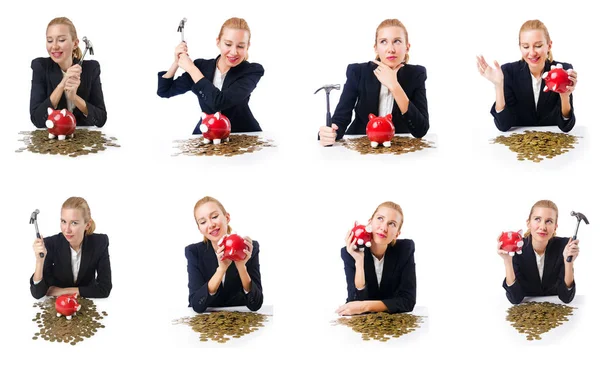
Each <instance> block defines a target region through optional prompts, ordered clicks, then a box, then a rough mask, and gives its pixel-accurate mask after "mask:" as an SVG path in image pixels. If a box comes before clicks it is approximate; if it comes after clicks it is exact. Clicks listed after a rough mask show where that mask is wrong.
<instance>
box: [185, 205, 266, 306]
mask: <svg viewBox="0 0 600 375" xmlns="http://www.w3.org/2000/svg"><path fill="white" fill-rule="evenodd" d="M194 219H195V221H196V225H197V226H198V230H199V231H200V234H202V235H203V236H204V240H203V241H202V242H198V243H195V244H192V245H189V246H187V247H186V248H185V257H186V258H187V261H188V265H187V271H188V281H189V283H188V289H189V306H191V307H192V308H193V309H194V311H196V312H199V313H201V312H204V311H205V310H206V308H207V307H226V306H246V307H248V309H250V310H252V311H256V310H258V309H260V308H261V306H262V303H263V293H262V284H261V280H260V264H259V261H258V253H259V245H258V242H256V241H252V239H250V237H244V243H245V247H246V248H245V250H243V253H244V254H245V257H243V259H239V258H236V259H234V260H232V259H229V258H228V257H227V256H225V252H224V250H225V245H224V244H223V243H222V240H223V237H225V236H226V235H228V234H230V233H231V227H230V226H229V220H230V215H229V213H228V212H227V211H226V210H225V207H223V205H222V204H221V202H219V201H218V200H216V199H215V198H212V197H204V198H202V199H200V200H199V201H198V202H197V203H196V205H195V206H194ZM240 258H241V257H240ZM232 264H234V265H235V266H234V267H230V266H231V265H232Z"/></svg>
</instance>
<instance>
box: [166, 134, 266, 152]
mask: <svg viewBox="0 0 600 375" xmlns="http://www.w3.org/2000/svg"><path fill="white" fill-rule="evenodd" d="M203 140H204V137H197V138H191V139H185V140H180V141H175V143H177V145H176V146H174V147H175V148H178V149H179V150H180V152H179V153H176V154H173V156H177V155H199V156H202V155H206V156H213V155H217V156H226V157H231V156H234V155H242V154H249V153H251V152H255V151H258V150H260V149H262V148H265V147H275V146H274V145H273V140H271V139H267V140H262V139H259V137H258V136H257V135H247V134H231V135H230V136H229V142H221V143H220V144H218V145H215V144H213V143H206V144H205V143H204V142H203Z"/></svg>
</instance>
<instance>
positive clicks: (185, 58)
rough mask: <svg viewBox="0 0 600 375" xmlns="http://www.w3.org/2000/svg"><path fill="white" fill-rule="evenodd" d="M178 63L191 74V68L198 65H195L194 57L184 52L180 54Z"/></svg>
mask: <svg viewBox="0 0 600 375" xmlns="http://www.w3.org/2000/svg"><path fill="white" fill-rule="evenodd" d="M178 65H179V67H180V68H181V69H183V70H185V71H186V72H187V73H190V74H191V70H192V69H194V68H196V65H194V62H193V61H192V59H190V56H189V55H188V54H187V53H182V54H180V55H179V60H178ZM196 69H197V68H196Z"/></svg>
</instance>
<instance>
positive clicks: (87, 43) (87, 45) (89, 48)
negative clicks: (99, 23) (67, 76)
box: [79, 36, 94, 66]
mask: <svg viewBox="0 0 600 375" xmlns="http://www.w3.org/2000/svg"><path fill="white" fill-rule="evenodd" d="M83 42H84V43H85V51H83V56H81V60H80V61H79V66H82V65H83V59H84V58H85V55H86V54H87V52H88V51H90V55H94V45H93V44H92V41H91V40H89V39H88V38H87V36H84V37H83Z"/></svg>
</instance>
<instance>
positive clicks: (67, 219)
mask: <svg viewBox="0 0 600 375" xmlns="http://www.w3.org/2000/svg"><path fill="white" fill-rule="evenodd" d="M95 229H96V224H95V223H94V220H93V219H92V217H91V212H90V207H89V206H88V204H87V202H86V201H85V199H83V198H80V197H71V198H69V199H67V200H66V201H65V202H64V203H63V205H62V209H61V213H60V231H61V233H60V234H57V235H54V236H52V237H48V238H43V237H41V238H38V239H36V240H35V241H34V243H33V251H34V254H35V272H34V273H33V275H32V276H31V278H30V280H29V284H30V289H31V295H32V296H33V297H34V298H38V299H39V298H42V297H43V296H45V295H48V296H60V295H63V294H74V293H77V294H78V295H80V296H82V297H88V298H105V297H108V296H109V294H110V291H111V289H112V282H111V270H110V259H109V256H108V236H107V235H105V234H95V233H94V230H95Z"/></svg>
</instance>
